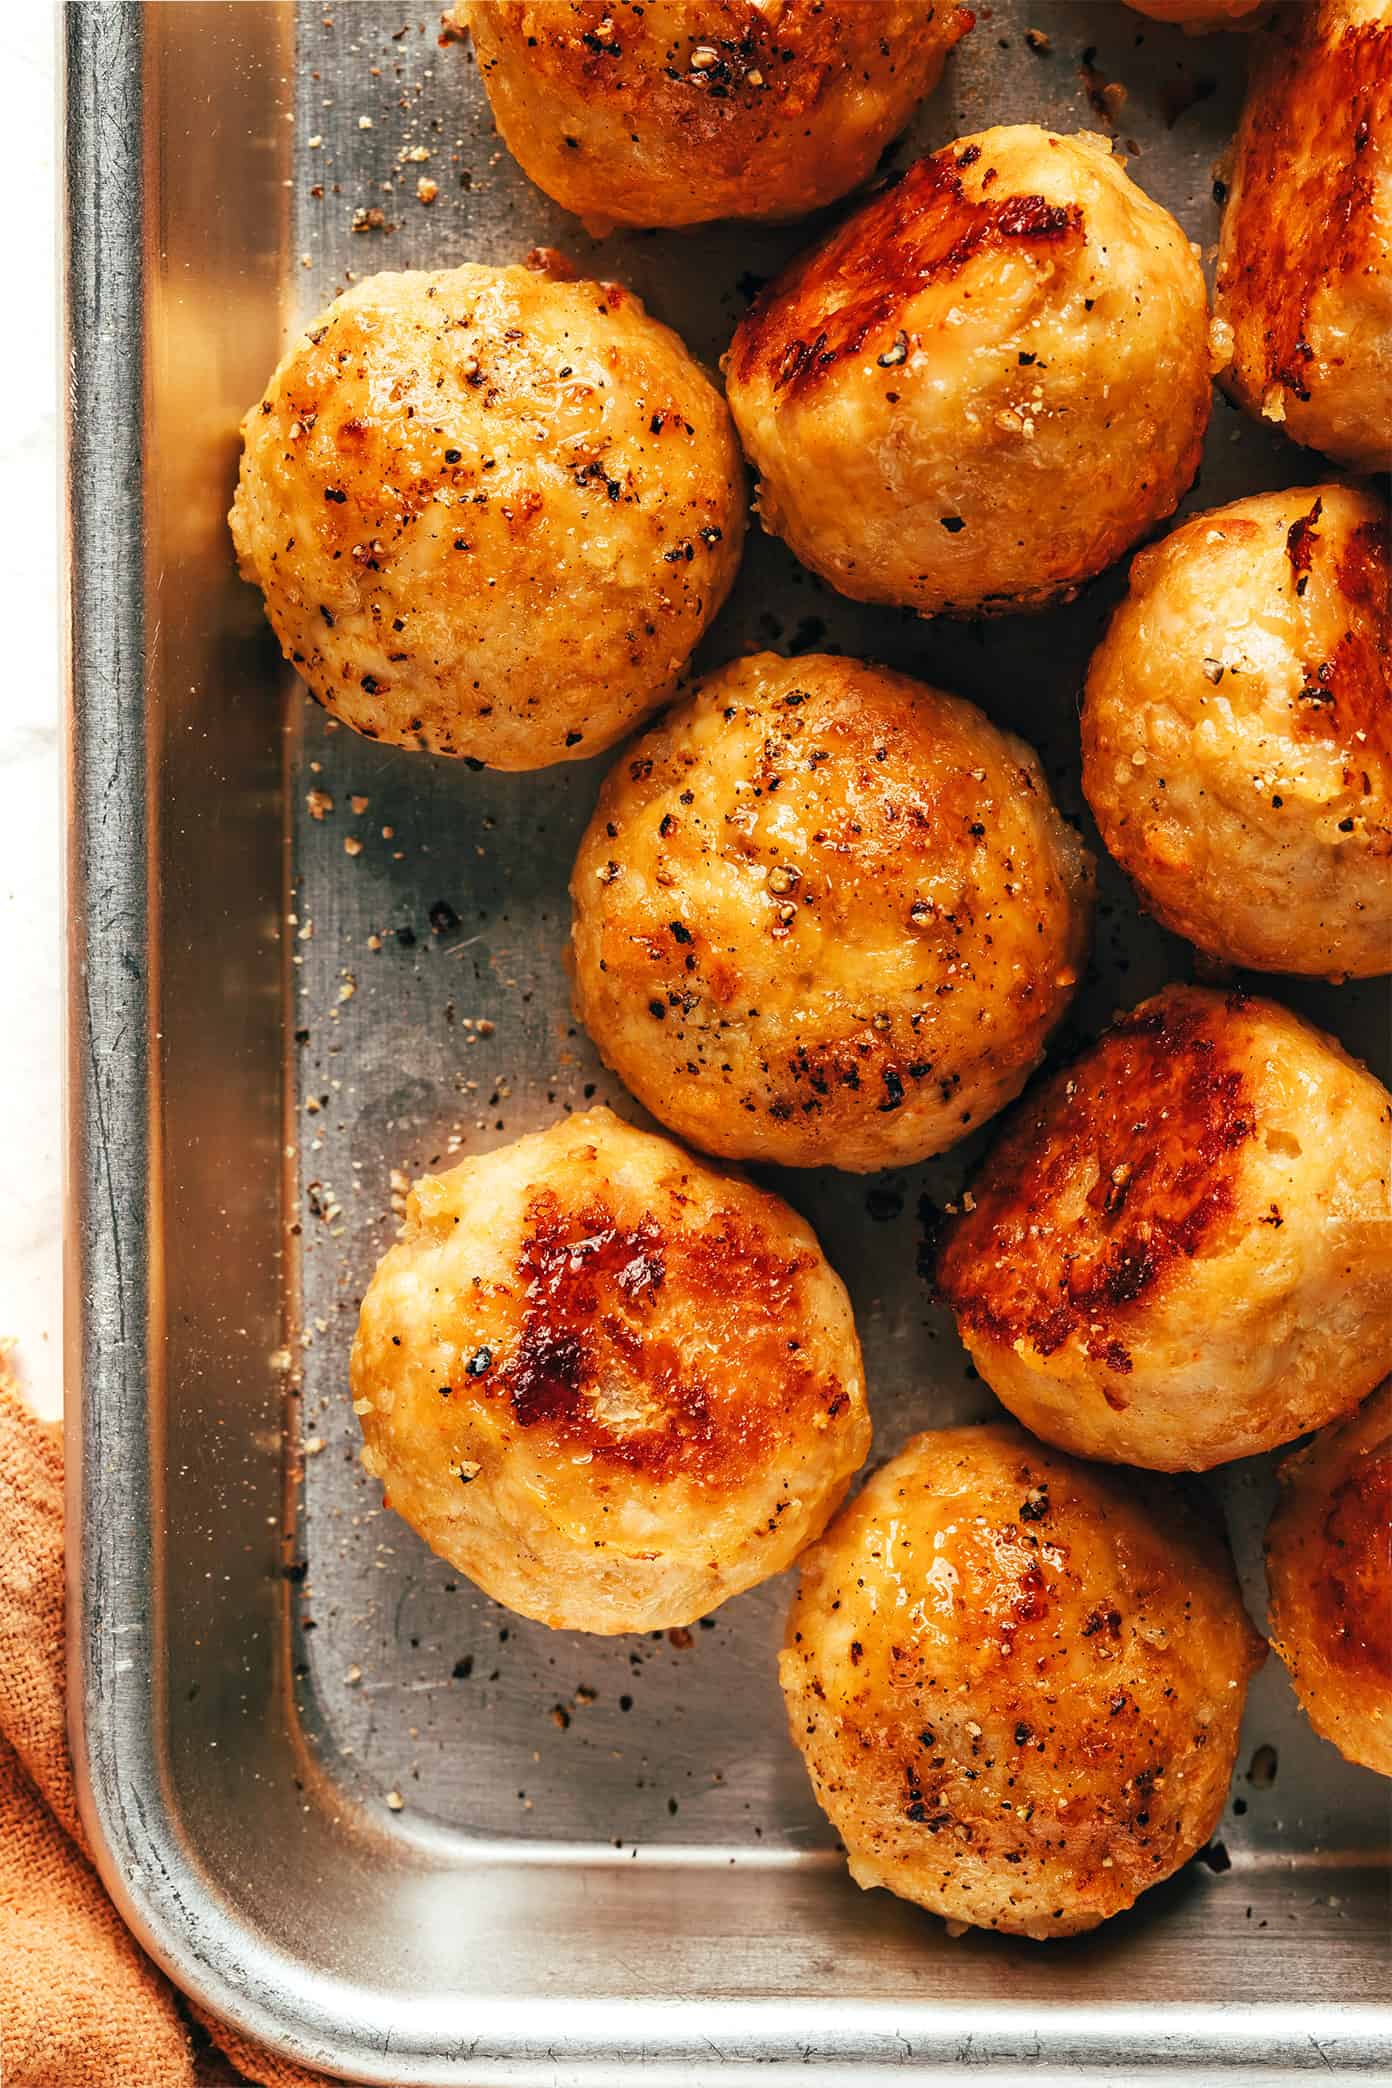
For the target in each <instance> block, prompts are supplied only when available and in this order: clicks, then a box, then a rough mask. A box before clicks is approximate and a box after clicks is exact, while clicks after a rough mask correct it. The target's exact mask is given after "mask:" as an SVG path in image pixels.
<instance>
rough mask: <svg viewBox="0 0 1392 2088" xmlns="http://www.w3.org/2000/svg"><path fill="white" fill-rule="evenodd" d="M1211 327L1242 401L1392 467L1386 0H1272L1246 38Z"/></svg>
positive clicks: (1391, 125)
mask: <svg viewBox="0 0 1392 2088" xmlns="http://www.w3.org/2000/svg"><path fill="white" fill-rule="evenodd" d="M1254 53H1255V56H1254V67H1253V72H1252V80H1251V86H1250V88H1249V91H1248V96H1247V103H1246V107H1245V108H1244V110H1243V113H1242V124H1241V128H1240V129H1239V131H1238V134H1237V144H1236V146H1235V148H1234V153H1233V164H1232V171H1231V177H1230V182H1229V194H1228V204H1227V209H1226V210H1225V211H1224V214H1223V229H1222V236H1221V239H1220V243H1219V248H1218V277H1217V289H1216V296H1215V300H1214V312H1215V318H1214V340H1215V346H1216V348H1217V350H1218V353H1219V356H1220V359H1221V361H1223V362H1225V363H1227V364H1228V365H1229V367H1228V370H1227V375H1226V377H1225V379H1224V380H1223V381H1224V382H1225V384H1226V385H1227V387H1228V389H1230V390H1231V391H1232V393H1233V395H1234V397H1236V398H1237V399H1239V400H1240V401H1241V402H1242V404H1243V405H1244V406H1246V407H1247V409H1248V411H1249V412H1251V413H1258V414H1261V415H1262V416H1263V417H1264V418H1265V419H1267V420H1271V421H1276V422H1278V423H1279V424H1280V425H1281V426H1282V427H1284V429H1285V431H1286V433H1287V434H1288V435H1291V436H1293V437H1294V438H1295V440H1296V441H1297V442H1305V443H1309V444H1310V445H1311V447H1313V448H1314V449H1318V450H1323V451H1324V452H1325V453H1326V455H1328V456H1331V457H1337V458H1339V459H1340V461H1341V462H1343V463H1346V464H1353V465H1356V466H1358V467H1359V469H1361V470H1364V471H1372V470H1382V471H1385V470H1387V469H1388V468H1389V467H1392V409H1389V403H1388V402H1389V400H1392V233H1389V227H1390V226H1392V0H1311V4H1310V5H1308V6H1299V7H1292V6H1282V7H1277V8H1275V9H1273V13H1272V21H1271V25H1270V27H1269V28H1268V29H1266V30H1264V31H1263V32H1262V33H1261V34H1260V35H1259V36H1258V37H1257V39H1256V41H1255V43H1254Z"/></svg>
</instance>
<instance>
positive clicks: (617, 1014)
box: [571, 653, 1091, 1170]
mask: <svg viewBox="0 0 1392 2088" xmlns="http://www.w3.org/2000/svg"><path fill="white" fill-rule="evenodd" d="M571 896H572V899H573V902H574V923H573V928H572V953H573V974H574V982H575V1005H576V1011H577V1013H578V1015H579V1017H580V1019H581V1021H582V1022H583V1023H584V1025H585V1027H586V1028H587V1029H588V1030H589V1032H590V1034H591V1035H592V1036H593V1038H594V1039H595V1042H596V1043H597V1044H598V1046H599V1048H600V1051H601V1052H602V1053H603V1055H604V1058H605V1060H606V1061H607V1063H608V1064H610V1065H611V1066H613V1067H614V1069H615V1071H616V1072H617V1073H618V1074H619V1075H620V1076H621V1078H622V1079H623V1080H624V1082H625V1083H626V1085H627V1086H628V1087H630V1088H631V1089H632V1091H633V1092H634V1094H635V1095H637V1096H638V1098H639V1100H640V1101H641V1102H642V1103H643V1104H644V1106H645V1107H646V1108H648V1109H650V1110H651V1111H652V1112H653V1114H654V1115H655V1116H657V1117H659V1118H660V1119H661V1120H662V1121H663V1122H664V1123H665V1124H668V1125H669V1126H671V1128H672V1129H674V1130H676V1131H678V1132H679V1133H680V1134H681V1135H682V1136H683V1137H685V1138H688V1139H690V1140H691V1141H692V1142H693V1143H695V1144H696V1145H699V1146H703V1147H705V1148H706V1149H707V1150H708V1151H711V1152H716V1153H723V1154H725V1155H727V1156H728V1157H731V1158H751V1159H752V1158H757V1159H760V1160H767V1161H776V1162H778V1163H780V1164H781V1165H784V1166H792V1167H811V1166H819V1165H830V1166H834V1167H844V1168H851V1169H862V1170H863V1169H870V1168H877V1167H890V1166H898V1165H906V1164H908V1163H910V1162H912V1161H915V1160H920V1159H922V1158H924V1157H925V1156H926V1155H927V1154H929V1153H935V1152H940V1151H942V1150H943V1148H944V1147H945V1146H949V1145H951V1144H953V1143H954V1142H955V1140H957V1139H959V1138H962V1137H964V1136H965V1135H966V1133H967V1131H968V1130H969V1129H970V1128H971V1127H972V1126H974V1125H975V1124H978V1123H980V1122H981V1121H982V1120H983V1119H984V1118H986V1117H988V1116H990V1115H991V1114H992V1113H993V1112H994V1111H995V1110H997V1109H999V1108H1001V1107H1002V1106H1003V1105H1004V1104H1005V1103H1006V1102H1007V1101H1009V1100H1010V1099H1011V1098H1012V1097H1013V1096H1015V1095H1017V1094H1018V1093H1019V1091H1020V1089H1021V1088H1022V1086H1023V1085H1024V1082H1025V1080H1026V1078H1027V1076H1028V1074H1029V1072H1030V1071H1031V1069H1032V1068H1033V1067H1034V1065H1035V1064H1036V1063H1037V1061H1038V1059H1039V1057H1040V1055H1041V1053H1042V1051H1043V1049H1044V1043H1045V1039H1046V1038H1047V1036H1048V1034H1049V1031H1050V1030H1051V1029H1052V1028H1053V1026H1054V1024H1055V1023H1056V1022H1057V1021H1058V1019H1059V1017H1060V1016H1061V1015H1062V1013H1063V1011H1064V1009H1065V1008H1066V1007H1067V1005H1068V1002H1069V1000H1070V999H1071V997H1072V994H1073V989H1074V985H1075V983H1076V980H1077V976H1078V970H1079V966H1080V964H1081V961H1082V956H1083V951H1084V947H1085V944H1086V938H1087V927H1088V915H1089V902H1090V899H1091V864H1090V861H1089V859H1088V857H1087V854H1086V852H1085V850H1084V849H1083V847H1082V845H1081V843H1080V842H1079V840H1078V838H1077V836H1076V835H1075V833H1074V832H1073V829H1072V828H1071V827H1069V826H1068V825H1067V824H1066V823H1065V822H1064V820H1063V819H1062V818H1061V817H1060V815H1059V814H1058V812H1057V811H1056V809H1055V807H1054V805H1053V802H1052V800H1051V798H1050V796H1049V790H1048V785H1047V784H1046V782H1045V780H1044V775H1043V772H1042V770H1041V769H1040V766H1039V763H1038V761H1037V760H1036V759H1035V757H1034V755H1033V754H1032V753H1031V752H1030V750H1029V748H1028V747H1026V746H1025V745H1024V743H1023V742H1022V741H1020V740H1018V739H1016V738H1014V737H1013V735H1011V734H1009V733H1006V732H1003V731H1001V730H1000V728H999V727H997V726H995V725H993V724H992V723H991V722H990V720H989V719H988V718H986V717H985V716H984V715H983V714H982V713H981V712H980V711H979V710H977V709H976V708H975V707H974V706H973V705H972V704H969V703H965V702H963V701H962V700H961V699H960V698H959V697H955V696H946V695H944V694H943V693H942V692H941V691H940V690H937V689H930V688H927V687H925V686H924V685H923V684H922V683H920V682H914V681H910V680H909V679H908V677H907V676H905V675H901V674H893V673H891V672H889V670H888V669H885V668H880V667H871V666H867V665H865V664H864V663H863V662H861V661H857V660H844V659H834V658H831V657H829V656H825V655H821V656H819V655H812V656H809V657H806V658H803V659H799V660H784V659H780V658H778V657H776V656H775V655H774V654H772V653H761V654H758V655H757V656H755V657H753V658H750V659H745V660H739V661H736V662H734V663H733V664H731V665H730V666H728V667H725V668H723V669H721V670H720V671H719V672H718V673H716V674H713V675H710V676H708V677H707V679H706V680H705V681H703V682H702V683H701V684H700V685H699V686H698V688H697V689H696V691H695V693H694V694H693V695H692V696H691V697H690V698H689V699H688V701H687V702H686V703H684V704H683V705H681V706H680V707H679V708H678V709H676V710H673V711H670V712H668V713H667V715H666V716H665V717H663V718H662V720H661V721H660V722H659V723H658V724H657V725H656V726H655V727H654V728H653V729H652V730H651V731H649V732H648V733H646V734H645V735H644V736H643V737H642V738H641V739H639V740H637V741H635V742H634V744H633V745H632V746H631V747H630V748H629V749H628V751H627V752H626V753H625V754H624V755H623V756H622V757H621V758H620V760H619V762H618V765H617V766H616V767H615V769H614V770H613V771H612V773H611V774H610V776H609V778H608V781H607V782H606V783H605V786H604V789H603V791H602V792H601V795H600V800H599V804H598V807H597V809H596V811H595V816H594V818H593V820H592V821H591V823H590V826H589V829H588V831H587V832H586V835H585V838H584V840H583V841H582V843H581V845H580V852H579V855H578V857H577V859H576V864H575V871H574V874H573V877H572V880H571Z"/></svg>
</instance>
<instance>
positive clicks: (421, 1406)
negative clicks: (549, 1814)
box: [351, 1109, 870, 1632]
mask: <svg viewBox="0 0 1392 2088" xmlns="http://www.w3.org/2000/svg"><path fill="white" fill-rule="evenodd" d="M351 1375H352V1387H353V1404H354V1407H355V1409H356V1411H357V1413H358V1414H359V1415H360V1416H361V1417H362V1427H363V1436H364V1448H363V1453H362V1458H363V1463H364V1465H365V1466H366V1468H367V1470H368V1471H369V1472H371V1473H373V1474H374V1475H375V1476H376V1477H377V1478H379V1479H380V1480H381V1482H382V1485H383V1488H384V1489H385V1492H386V1495H387V1499H388V1504H389V1505H390V1506H391V1507H392V1508H394V1509H396V1511H397V1512H398V1514H400V1515H403V1516H404V1517H405V1519H406V1521H407V1522H408V1523H410V1525H411V1527H412V1528H413V1529H414V1530H416V1531H417V1532H418V1533H419V1535H420V1536H422V1537H423V1538H424V1539H425V1541H426V1543H427V1544H429V1545H430V1546H431V1547H432V1549H434V1550H435V1551H437V1552H439V1553H440V1554H441V1556H442V1557H444V1558H446V1559H448V1560H449V1562H450V1564H451V1565H453V1566H457V1567H458V1568H459V1569H460V1570H461V1572H464V1573H467V1574H468V1576H469V1578H470V1579H471V1580H473V1581H476V1582H477V1583H478V1585H479V1586H480V1587H481V1588H483V1589H485V1590H486V1591H487V1593H488V1594H490V1595H492V1596H493V1597H494V1598H495V1599H496V1600H497V1601H499V1602H505V1603H506V1604H507V1605H508V1607H509V1608H511V1609H514V1610H519V1611H520V1612H521V1613H522V1615H523V1616H526V1617H535V1618H538V1619H539V1620H540V1621H541V1622H542V1623H543V1624H550V1625H553V1626H556V1627H557V1628H559V1629H566V1630H571V1631H599V1632H619V1631H648V1630H657V1629H659V1628H662V1627H665V1626H671V1625H678V1624H689V1623H690V1622H691V1621H692V1620H693V1619H694V1618H696V1617H699V1616H701V1615H703V1614H704V1613H705V1612H706V1611H707V1610H709V1609H712V1608H714V1606H715V1605H716V1604H717V1603H720V1602H724V1601H725V1599H726V1598H727V1596H730V1595H737V1594H738V1593H739V1592H740V1590H741V1589H743V1588H749V1587H753V1585H754V1584H755V1582H756V1581H761V1580H765V1579H767V1577H768V1576H769V1575H770V1574H772V1573H779V1572H781V1571H782V1569H783V1568H784V1567H785V1566H787V1565H788V1564H789V1562H790V1561H791V1560H792V1559H795V1558H796V1557H797V1554H798V1553H799V1552H800V1551H801V1550H802V1547H803V1546H804V1545H805V1544H806V1543H807V1542H808V1540H809V1539H810V1538H812V1537H815V1536H817V1535H818V1533H819V1532H820V1531H821V1529H822V1528H823V1526H824V1525H825V1523H826V1521H827V1518H828V1516H830V1514H831V1513H832V1511H833V1509H834V1508H835V1507H836V1505H837V1503H838V1501H839V1500H840V1499H841V1496H842V1495H843V1494H844V1493H845V1491H846V1487H847V1485H848V1483H849V1481H850V1477H851V1474H852V1473H853V1472H854V1471H855V1470H856V1468H857V1466H859V1465H860V1464H861V1463H862V1461H863V1460H864V1457H865V1454H866V1451H867V1450H868V1449H869V1446H870V1422H869V1418H868V1416H867V1413H866V1407H865V1382H864V1375H863V1372H862V1368H861V1360H860V1347H859V1344H858V1342H857V1340H856V1331H855V1324H854V1321H853V1320H852V1318H851V1308H850V1304H849V1301H848V1300H847V1297H846V1292H845V1289H844V1287H843V1286H842V1284H841V1282H840V1280H839V1278H838V1277H837V1276H835V1275H834V1274H833V1272H832V1270H831V1269H830V1268H829V1267H828V1266H827V1263H826V1261H825V1260H824V1259H823V1256H822V1252H821V1249H820V1248H819V1247H818V1245H817V1242H816V1239H815V1238H814V1236H813V1234H812V1231H811V1228H810V1227H809V1226H807V1225H805V1224H804V1223H803V1221H802V1219H801V1218H799V1217H798V1216H797V1214H796V1212H794V1211H791V1210H789V1208H788V1206H787V1205H786V1204H784V1203H780V1201H779V1200H778V1198H777V1197H776V1196H769V1195H766V1194H765V1193H764V1192H763V1191H762V1190H759V1189H754V1188H752V1187H751V1186H750V1185H749V1184H748V1183H747V1182H743V1181H739V1180H737V1179H734V1178H732V1177H730V1176H727V1175H723V1174H718V1173H716V1172H715V1171H714V1170H713V1169H712V1168H709V1167H705V1166H702V1165H701V1164H700V1163H699V1162H697V1161H694V1160H692V1159H691V1158H690V1157H689V1156H688V1155H687V1154H685V1153H683V1152H681V1151H680V1150H679V1149H678V1148H677V1147H676V1146H674V1145H671V1144H669V1143H668V1141H667V1140H666V1139H665V1138H655V1137H653V1136H652V1135H651V1134H650V1133H647V1132H643V1131H634V1130H632V1129H631V1128H630V1127H629V1126H628V1125H627V1124H624V1123H621V1122H620V1120H619V1119H618V1118H617V1117H615V1116H611V1115H610V1113H609V1111H608V1110H607V1109H593V1110H590V1111H589V1112H588V1113H587V1114H585V1115H583V1116H577V1117H571V1118H570V1119H568V1120H567V1121H565V1122H563V1123H560V1124H556V1125H553V1126H552V1128H551V1129H550V1130H549V1131H543V1132H539V1133H537V1134H536V1135H534V1136H533V1137H530V1138H522V1139H519V1140H518V1141H517V1143H516V1144H515V1145H511V1146H508V1147H506V1148H504V1149H503V1150H502V1151H500V1152H494V1153H489V1154H486V1155H484V1156H483V1157H481V1158H478V1159H472V1160H465V1161H463V1162H462V1163H461V1164H460V1165H459V1166H458V1167H455V1168H452V1169H451V1170H450V1172H449V1173H448V1174H444V1175H427V1176H425V1177H423V1179H422V1180H420V1181H418V1182H417V1183H416V1184H415V1187H414V1188H413V1189H412V1191H411V1194H410V1196H409V1198H408V1200H407V1205H406V1222H405V1226H404V1228H403V1231H402V1234H401V1238H400V1240H399V1241H398V1243H397V1245H396V1246H394V1247H392V1248H390V1249H389V1250H388V1252H387V1253H386V1254H385V1255H384V1256H383V1258H382V1260H381V1262H380V1263H379V1264H378V1267H377V1272H376V1274H375V1275H374V1277H373V1279H372V1282H371V1284H370V1285H369V1287H368V1291H367V1295H366V1297H365V1298H364V1299H363V1304H362V1315H361V1318H360V1320H359V1323H358V1332H357V1339H356V1340H355V1342H354V1344H353V1357H352V1369H351Z"/></svg>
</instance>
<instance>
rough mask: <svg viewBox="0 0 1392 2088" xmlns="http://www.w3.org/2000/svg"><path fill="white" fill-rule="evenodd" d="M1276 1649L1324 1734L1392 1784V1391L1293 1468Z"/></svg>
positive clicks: (1278, 1530) (1273, 1550)
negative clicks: (1388, 1777) (1388, 1778)
mask: <svg viewBox="0 0 1392 2088" xmlns="http://www.w3.org/2000/svg"><path fill="white" fill-rule="evenodd" d="M1266 1568H1267V1578H1268V1581H1269V1584H1270V1589H1271V1643H1272V1645H1273V1646H1274V1647H1275V1648H1276V1651H1277V1652H1278V1653H1279V1654H1280V1656H1281V1658H1282V1660H1284V1662H1285V1663H1286V1666H1287V1667H1288V1668H1289V1669H1290V1671H1291V1679H1292V1680H1293V1682H1294V1683H1295V1693H1296V1695H1297V1696H1298V1697H1299V1699H1300V1701H1301V1703H1302V1704H1303V1706H1304V1707H1305V1714H1306V1716H1307V1717H1308V1719H1309V1721H1310V1723H1311V1725H1312V1726H1313V1727H1314V1728H1315V1731H1316V1732H1317V1733H1323V1735H1324V1737H1325V1739H1326V1740H1332V1741H1333V1742H1334V1745H1335V1746H1336V1747H1337V1748H1338V1750H1339V1752H1340V1753H1341V1754H1343V1755H1346V1756H1347V1757H1348V1759H1349V1761H1351V1762H1361V1763H1362V1764H1363V1765H1364V1767H1365V1768H1368V1769H1376V1770H1378V1771H1379V1772H1380V1773H1381V1774H1382V1775H1383V1776H1392V1379H1390V1380H1389V1381H1388V1382H1387V1383H1386V1384H1384V1385H1381V1386H1379V1388H1378V1390H1377V1391H1376V1392H1374V1394H1373V1395H1372V1397H1371V1398H1370V1399H1369V1400H1368V1401H1367V1402H1366V1403H1365V1404H1364V1405H1363V1406H1362V1407H1361V1408H1360V1409H1359V1411H1358V1412H1357V1413H1356V1414H1351V1415H1350V1416H1349V1418H1348V1420H1347V1421H1342V1422H1339V1423H1337V1424H1336V1425H1335V1426H1334V1427H1332V1428H1326V1429H1322V1430H1321V1432H1320V1433H1319V1435H1317V1436H1316V1437H1315V1439H1314V1441H1313V1442H1312V1443H1310V1444H1308V1445H1307V1446H1306V1448H1305V1449H1303V1450H1299V1451H1297V1452H1296V1454H1295V1455H1294V1456H1293V1457H1288V1458H1287V1459H1286V1461H1285V1463H1284V1464H1283V1465H1282V1467H1281V1500H1280V1505H1279V1506H1278V1508H1277V1510H1276V1513H1275V1515H1274V1516H1273V1517H1272V1520H1271V1527H1270V1529H1269V1530H1268V1531H1267V1535H1266Z"/></svg>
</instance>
